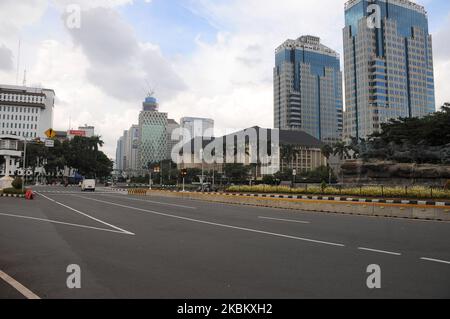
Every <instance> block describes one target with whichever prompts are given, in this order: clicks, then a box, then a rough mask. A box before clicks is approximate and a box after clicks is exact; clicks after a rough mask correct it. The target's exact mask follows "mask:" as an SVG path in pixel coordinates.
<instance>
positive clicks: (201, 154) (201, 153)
mask: <svg viewBox="0 0 450 319" xmlns="http://www.w3.org/2000/svg"><path fill="white" fill-rule="evenodd" d="M200 159H201V161H202V180H201V183H202V192H203V190H204V189H203V187H204V182H203V181H204V178H205V177H204V171H203V149H201V150H200Z"/></svg>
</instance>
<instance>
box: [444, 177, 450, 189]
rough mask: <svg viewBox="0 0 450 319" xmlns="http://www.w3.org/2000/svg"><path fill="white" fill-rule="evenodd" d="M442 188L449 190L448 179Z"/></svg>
mask: <svg viewBox="0 0 450 319" xmlns="http://www.w3.org/2000/svg"><path fill="white" fill-rule="evenodd" d="M444 189H446V190H450V179H449V180H448V181H447V183H445V186H444Z"/></svg>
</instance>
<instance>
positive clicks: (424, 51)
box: [344, 0, 435, 138]
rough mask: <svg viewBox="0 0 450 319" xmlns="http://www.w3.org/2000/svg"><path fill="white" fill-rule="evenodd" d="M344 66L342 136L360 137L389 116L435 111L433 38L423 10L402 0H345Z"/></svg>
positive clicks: (363, 136)
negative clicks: (344, 110)
mask: <svg viewBox="0 0 450 319" xmlns="http://www.w3.org/2000/svg"><path fill="white" fill-rule="evenodd" d="M377 13H379V15H378V16H379V18H380V19H378V18H376V17H377ZM372 17H375V19H374V20H372ZM368 20H369V21H373V22H375V23H373V24H371V23H368ZM377 22H378V23H377ZM344 69H345V102H346V112H345V114H344V137H346V138H349V137H357V138H365V137H367V136H368V135H370V134H372V133H374V132H378V131H380V129H381V123H384V122H386V121H388V120H389V119H392V118H399V117H423V116H425V115H427V114H429V113H432V112H434V111H435V93H434V74H433V53H432V39H431V35H430V34H429V32H428V17H427V12H426V11H425V8H424V7H423V6H420V5H417V4H415V3H413V2H411V1H407V0H370V1H369V0H351V1H348V2H347V3H346V4H345V28H344Z"/></svg>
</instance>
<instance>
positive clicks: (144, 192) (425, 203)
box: [128, 189, 450, 209]
mask: <svg viewBox="0 0 450 319" xmlns="http://www.w3.org/2000/svg"><path fill="white" fill-rule="evenodd" d="M151 192H166V193H180V194H202V195H210V196H214V195H220V196H228V197H233V196H234V197H251V198H260V199H285V200H305V201H309V202H312V201H314V202H318V203H320V202H323V203H329V202H330V201H331V202H339V203H343V202H344V203H349V204H351V203H354V204H376V205H386V206H391V205H392V206H402V205H404V206H417V207H429V208H449V209H450V202H440V201H430V200H426V201H425V200H401V199H378V198H355V197H345V196H312V195H276V194H249V193H225V192H210V193H201V192H181V191H164V190H149V189H128V194H129V195H147V194H150V193H151Z"/></svg>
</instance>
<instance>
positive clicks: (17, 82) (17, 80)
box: [16, 39, 21, 85]
mask: <svg viewBox="0 0 450 319" xmlns="http://www.w3.org/2000/svg"><path fill="white" fill-rule="evenodd" d="M20 45H21V40H20V39H19V47H18V49H17V73H16V85H19V69H20Z"/></svg>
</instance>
